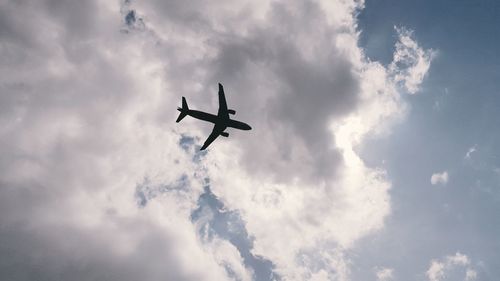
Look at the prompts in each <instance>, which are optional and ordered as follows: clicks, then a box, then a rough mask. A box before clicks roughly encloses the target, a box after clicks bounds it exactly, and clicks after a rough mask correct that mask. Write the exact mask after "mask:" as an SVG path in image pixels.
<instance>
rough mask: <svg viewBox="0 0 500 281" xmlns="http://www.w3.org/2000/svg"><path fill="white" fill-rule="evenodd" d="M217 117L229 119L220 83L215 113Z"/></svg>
mask: <svg viewBox="0 0 500 281" xmlns="http://www.w3.org/2000/svg"><path fill="white" fill-rule="evenodd" d="M217 115H219V116H221V115H222V116H226V117H229V112H227V103H226V96H225V95H224V88H223V87H222V84H221V83H219V111H218V112H217Z"/></svg>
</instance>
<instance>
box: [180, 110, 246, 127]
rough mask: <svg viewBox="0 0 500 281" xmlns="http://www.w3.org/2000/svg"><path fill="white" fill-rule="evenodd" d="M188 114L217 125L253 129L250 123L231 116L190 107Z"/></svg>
mask: <svg viewBox="0 0 500 281" xmlns="http://www.w3.org/2000/svg"><path fill="white" fill-rule="evenodd" d="M187 115H189V116H191V117H193V118H196V119H200V120H204V121H208V122H211V123H214V124H215V125H217V126H222V127H231V128H235V129H239V130H245V131H247V130H251V129H252V127H250V126H249V125H248V124H246V123H243V122H241V121H237V120H233V119H231V118H225V117H224V116H218V115H214V114H210V113H207V112H203V111H199V110H192V109H190V110H189V111H188V112H187Z"/></svg>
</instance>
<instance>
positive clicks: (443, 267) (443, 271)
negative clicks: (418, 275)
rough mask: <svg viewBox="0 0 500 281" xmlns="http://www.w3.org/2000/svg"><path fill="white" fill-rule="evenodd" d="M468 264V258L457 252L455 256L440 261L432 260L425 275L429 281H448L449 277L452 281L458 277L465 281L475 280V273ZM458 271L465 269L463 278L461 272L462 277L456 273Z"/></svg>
mask: <svg viewBox="0 0 500 281" xmlns="http://www.w3.org/2000/svg"><path fill="white" fill-rule="evenodd" d="M470 263H471V262H470V259H469V257H467V256H466V255H464V254H461V253H459V252H457V253H456V254H455V255H449V256H446V257H444V258H443V259H440V260H432V261H431V265H430V266H429V269H428V270H427V272H426V275H427V278H429V281H442V280H450V279H449V278H448V277H449V276H451V277H452V279H453V278H458V277H460V278H463V280H465V281H469V280H470V281H472V280H476V278H477V272H476V271H475V270H474V269H473V268H472V267H471V264H470ZM460 269H465V271H464V272H465V276H464V275H463V272H462V273H461V274H462V275H460V274H459V273H458V272H459V270H460ZM452 274H455V275H452ZM453 280H457V279H453Z"/></svg>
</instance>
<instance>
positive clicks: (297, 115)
mask: <svg viewBox="0 0 500 281" xmlns="http://www.w3.org/2000/svg"><path fill="white" fill-rule="evenodd" d="M362 5H363V4H362V3H361V2H360V1H311V2H302V1H296V2H286V3H284V2H283V3H280V2H273V3H272V4H266V3H262V2H258V3H257V2H255V1H239V2H231V3H229V2H227V3H222V2H218V3H211V2H210V3H209V2H205V1H196V2H195V3H189V4H187V3H184V2H182V1H179V2H173V1H169V2H165V1H155V0H151V1H138V2H132V3H131V4H130V3H129V4H127V5H122V6H121V7H120V6H118V5H116V6H115V3H114V2H108V1H86V2H79V1H73V2H72V1H69V2H64V3H60V5H53V3H52V2H45V1H32V2H30V1H25V2H20V3H17V2H16V3H9V4H8V5H4V6H5V7H4V8H3V9H2V11H0V13H2V21H3V23H2V25H1V26H0V28H2V32H0V36H2V48H1V49H0V52H2V55H1V56H0V57H1V60H2V64H0V65H1V66H0V72H1V74H2V75H1V76H0V83H1V86H2V93H1V95H0V99H1V100H0V104H1V105H0V106H1V107H2V111H0V124H2V126H0V136H1V138H2V151H1V153H2V159H1V160H0V165H1V167H2V169H0V185H1V189H0V211H1V212H0V222H1V224H2V226H4V227H5V228H2V229H0V231H1V232H2V233H0V234H2V235H0V237H3V238H2V239H4V241H1V242H2V245H9V247H10V248H9V250H10V251H13V252H15V253H16V255H15V256H14V257H13V258H12V264H13V266H12V267H10V269H9V271H8V272H10V274H12V275H13V276H1V277H2V278H0V279H20V280H23V278H24V279H33V276H27V275H22V274H24V273H23V272H24V271H23V269H25V268H33V269H36V270H35V271H34V272H33V274H34V275H36V276H37V278H38V277H40V278H41V279H54V278H55V277H54V276H58V277H61V276H63V277H64V276H71V279H75V280H86V279H87V280H88V279H91V278H98V279H106V280H118V279H119V280H138V279H141V280H163V279H171V280H230V279H235V278H239V279H241V280H249V279H250V276H252V271H253V270H255V268H250V266H249V265H248V264H247V263H246V262H245V260H244V257H243V255H242V254H241V253H240V252H239V249H238V248H236V246H234V245H233V244H232V243H230V242H228V240H227V239H225V238H227V237H215V238H213V239H205V237H204V235H212V234H207V233H208V232H203V231H201V232H200V229H199V228H198V225H196V224H195V223H193V222H192V218H191V215H192V213H193V211H194V210H195V209H197V208H198V207H199V201H198V199H199V197H200V194H203V192H204V189H203V186H204V185H205V184H207V180H206V178H209V184H210V186H211V188H212V190H213V191H214V193H215V194H216V195H217V196H218V197H219V199H220V201H221V202H223V203H224V204H225V208H227V209H230V210H234V211H235V212H238V213H239V214H241V218H242V220H243V222H244V226H245V227H246V230H247V231H248V236H249V237H251V238H252V240H251V241H252V243H253V244H252V245H251V247H252V248H251V253H252V254H254V255H260V256H261V257H263V258H265V259H267V260H269V261H271V262H272V263H273V264H274V265H275V270H276V272H277V274H279V275H281V276H283V277H284V279H288V280H308V279H309V280H313V279H314V280H328V279H332V280H348V279H349V274H350V262H349V259H348V258H346V255H345V251H346V249H349V248H350V247H351V246H352V245H353V244H354V243H355V242H356V241H357V240H358V239H360V238H362V237H364V236H366V235H369V234H371V233H373V232H375V231H377V230H379V229H380V228H382V227H383V223H384V219H385V218H386V216H387V215H388V214H389V213H390V208H391V206H390V197H389V193H388V190H389V188H390V182H389V181H388V180H387V178H386V175H385V171H384V170H381V169H377V168H371V167H367V166H366V165H365V163H364V161H363V159H361V158H360V156H359V155H358V153H357V149H358V148H359V147H361V146H362V145H363V142H364V140H365V138H366V137H367V136H373V135H383V134H386V133H387V132H389V130H390V127H391V124H393V123H394V122H397V121H399V120H401V118H402V117H403V116H404V113H405V110H406V107H405V104H404V102H403V101H402V100H401V98H400V93H399V92H398V87H397V84H398V83H399V82H401V81H404V83H405V85H406V87H407V88H408V90H409V91H410V92H415V91H416V90H417V89H418V85H419V84H420V83H421V81H422V79H423V77H424V76H425V72H426V71H427V69H428V64H429V63H430V56H429V55H428V51H425V50H423V49H421V48H420V47H418V45H417V44H416V42H415V41H414V40H413V39H411V38H410V37H409V35H404V36H403V35H401V32H400V42H399V43H398V44H399V45H397V47H396V54H395V62H394V63H393V64H391V66H390V68H386V67H384V66H383V65H381V64H380V63H377V62H371V61H369V60H368V59H367V58H366V57H364V54H363V50H362V49H360V48H359V47H358V45H359V44H358V31H357V30H356V17H355V13H356V11H357V10H358V9H361V8H362ZM130 9H134V10H135V12H134V17H135V19H136V22H133V20H130V21H129V23H128V25H127V24H126V23H125V19H124V18H125V16H126V15H127V14H128V13H129V11H130ZM20 19H22V21H23V22H22V24H21V23H20V22H19V21H20ZM139 19H141V21H140V24H139V23H137V21H139ZM398 46H399V47H398ZM404 52H409V54H407V55H405V54H404ZM412 52H415V53H416V54H417V55H410V54H412ZM399 62H404V63H405V65H401V67H400V65H397V64H399ZM218 81H221V82H222V83H223V84H224V85H225V89H226V95H227V99H228V103H229V104H230V105H231V106H232V107H233V108H235V109H236V110H237V113H238V114H237V115H236V117H237V118H238V119H241V120H243V121H246V122H248V123H249V124H250V125H252V127H253V128H254V130H253V131H251V132H250V133H246V132H245V133H242V132H233V131H230V133H231V138H230V139H229V140H225V139H221V140H217V142H215V143H214V144H213V145H212V147H211V149H210V150H209V151H208V153H207V155H206V156H205V157H201V156H200V155H199V154H198V155H194V151H192V150H191V149H192V148H191V147H189V149H186V150H187V152H186V151H185V150H184V149H183V148H182V147H181V146H180V145H179V141H180V139H181V135H183V134H184V135H190V136H193V137H194V139H195V142H196V143H201V142H202V141H203V139H204V138H205V137H206V135H207V132H208V131H209V130H210V129H211V128H210V126H208V125H207V124H204V123H203V122H196V121H193V120H189V119H187V118H186V121H183V122H182V123H181V124H180V125H179V124H175V123H174V122H173V120H175V117H176V116H175V114H176V111H175V108H176V106H177V105H178V103H179V102H180V97H181V96H183V95H184V96H186V97H187V98H188V103H189V104H190V106H191V107H192V108H199V109H203V110H210V109H211V110H212V111H215V108H216V104H217V95H216V94H215V93H216V85H217V84H216V83H217V82H218ZM193 157H198V158H197V159H198V160H199V161H198V162H196V161H195V162H193ZM144 183H147V184H149V185H151V186H154V188H152V189H151V194H148V196H150V197H148V198H147V199H149V202H148V203H147V204H146V205H145V206H144V207H141V206H138V205H137V204H136V200H137V198H134V194H136V192H137V186H138V185H141V184H144ZM207 225H208V224H207ZM206 227H210V226H206ZM26 241H28V242H26ZM82 245H85V246H82ZM248 247H250V246H248ZM74 253H79V254H78V255H77V256H75V255H74ZM38 257H44V258H43V259H42V260H41V261H40V260H39V259H38ZM0 266H4V265H2V264H0ZM81 268H85V270H78V269H81ZM0 272H7V271H3V270H0ZM4 277H5V278H4ZM63 279H64V278H63ZM65 279H68V278H65Z"/></svg>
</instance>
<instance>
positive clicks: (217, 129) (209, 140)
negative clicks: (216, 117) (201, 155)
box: [200, 125, 225, 150]
mask: <svg viewBox="0 0 500 281" xmlns="http://www.w3.org/2000/svg"><path fill="white" fill-rule="evenodd" d="M221 129H222V130H221ZM224 129H225V128H222V127H220V126H217V125H215V126H214V129H213V130H212V133H210V136H208V138H207V140H206V141H205V143H204V144H203V146H202V147H201V148H200V150H205V148H207V147H208V146H209V145H210V144H211V143H212V142H213V141H214V140H215V139H216V138H217V137H218V136H219V135H220V133H222V131H224Z"/></svg>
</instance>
